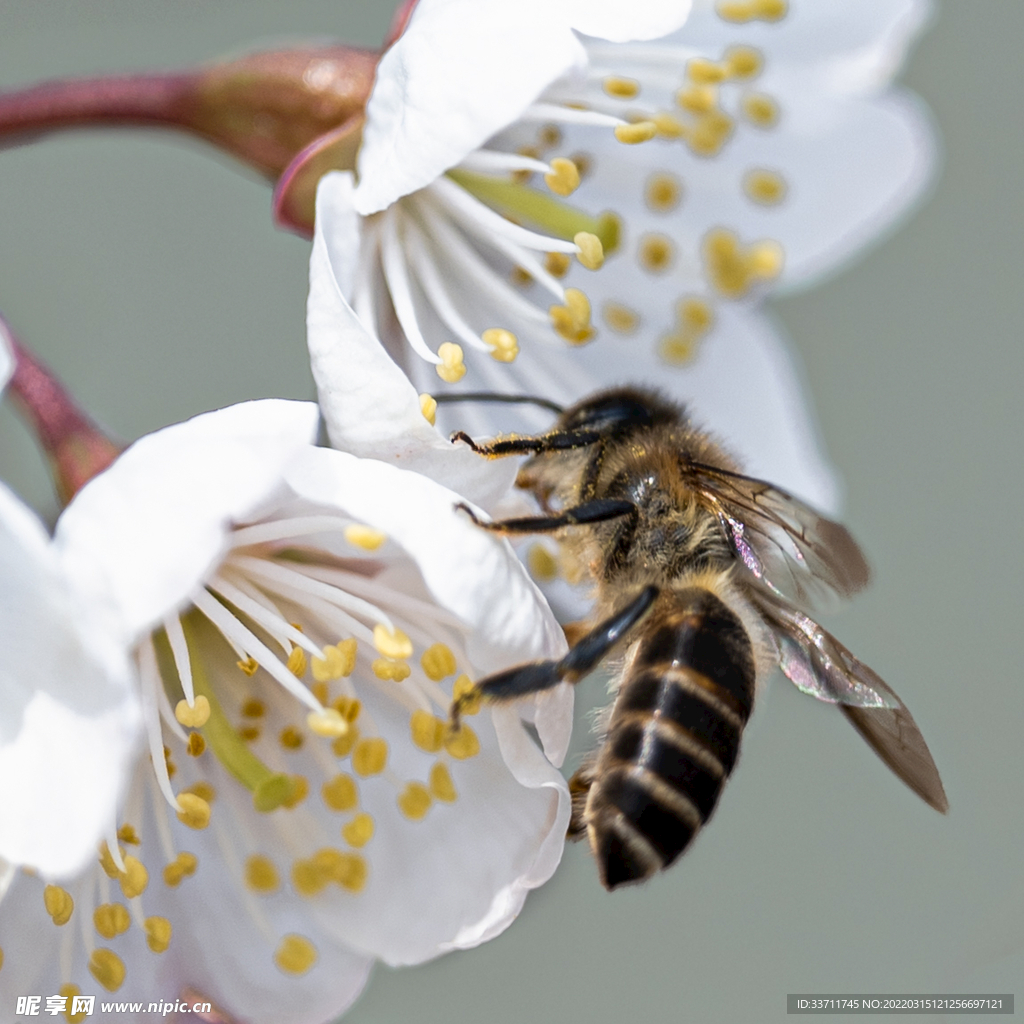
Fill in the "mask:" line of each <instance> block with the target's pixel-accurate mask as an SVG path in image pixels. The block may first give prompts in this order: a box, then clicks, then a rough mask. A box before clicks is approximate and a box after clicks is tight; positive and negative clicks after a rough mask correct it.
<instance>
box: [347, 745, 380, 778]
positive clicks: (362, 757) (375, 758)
mask: <svg viewBox="0 0 1024 1024" xmlns="http://www.w3.org/2000/svg"><path fill="white" fill-rule="evenodd" d="M387 763H388V743H387V740H383V739H381V738H380V737H377V736H374V737H372V738H370V739H366V740H360V741H359V742H358V743H357V744H356V746H355V750H353V751H352V770H353V771H354V772H355V773H356V775H364V776H365V775H379V774H380V773H381V772H382V771H384V768H385V766H386V765H387Z"/></svg>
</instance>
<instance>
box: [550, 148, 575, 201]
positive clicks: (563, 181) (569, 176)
mask: <svg viewBox="0 0 1024 1024" xmlns="http://www.w3.org/2000/svg"><path fill="white" fill-rule="evenodd" d="M549 166H550V167H551V171H550V172H549V173H548V174H545V175H544V182H545V184H546V185H547V186H548V188H549V189H551V191H552V192H554V193H555V195H559V196H571V195H572V194H573V192H575V191H576V189H578V188H579V187H580V172H579V170H578V169H577V167H576V165H575V164H574V163H573V162H572V161H571V160H567V159H566V158H565V157H564V156H556V157H555V159H554V160H552V161H551V163H550V165H549Z"/></svg>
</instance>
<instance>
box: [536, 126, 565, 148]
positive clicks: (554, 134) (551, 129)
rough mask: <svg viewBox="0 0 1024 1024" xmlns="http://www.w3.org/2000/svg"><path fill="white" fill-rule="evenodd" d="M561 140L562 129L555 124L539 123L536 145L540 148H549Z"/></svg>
mask: <svg viewBox="0 0 1024 1024" xmlns="http://www.w3.org/2000/svg"><path fill="white" fill-rule="evenodd" d="M561 141H562V129H561V128H559V127H558V125H557V124H544V125H541V127H540V131H538V132H537V145H538V146H540V147H541V148H542V149H551V148H552V146H557V145H559V143H561Z"/></svg>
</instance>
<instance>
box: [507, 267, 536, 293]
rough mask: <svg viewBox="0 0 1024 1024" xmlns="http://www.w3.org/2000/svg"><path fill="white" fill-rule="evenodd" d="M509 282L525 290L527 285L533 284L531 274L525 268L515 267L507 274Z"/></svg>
mask: <svg viewBox="0 0 1024 1024" xmlns="http://www.w3.org/2000/svg"><path fill="white" fill-rule="evenodd" d="M509 280H510V281H511V282H512V283H513V284H515V285H519V287H520V288H526V287H527V286H528V285H531V284H533V274H531V273H530V272H529V271H528V270H527V269H526V268H525V267H519V266H515V267H513V268H512V270H511V271H510V272H509Z"/></svg>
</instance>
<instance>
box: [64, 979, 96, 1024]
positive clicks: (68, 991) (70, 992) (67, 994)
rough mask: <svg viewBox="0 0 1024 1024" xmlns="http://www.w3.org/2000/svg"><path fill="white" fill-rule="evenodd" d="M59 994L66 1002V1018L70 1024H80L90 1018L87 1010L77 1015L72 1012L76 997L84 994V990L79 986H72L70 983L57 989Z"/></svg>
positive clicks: (80, 1011)
mask: <svg viewBox="0 0 1024 1024" xmlns="http://www.w3.org/2000/svg"><path fill="white" fill-rule="evenodd" d="M57 992H58V994H59V995H62V996H63V997H64V999H65V1000H66V1002H65V1004H64V1005H65V1006H66V1007H67V1009H66V1010H65V1011H64V1017H65V1018H66V1019H67V1020H68V1021H69V1022H70V1024H79V1022H80V1021H83V1020H85V1018H86V1017H88V1016H89V1013H88V1011H86V1010H79V1011H78V1012H77V1013H72V1012H71V1007H72V1006H73V1005H74V1001H75V996H80V995H81V994H82V990H81V989H80V988H79V987H78V986H77V985H72V984H71V983H70V982H69V983H68V984H66V985H61V987H60V988H59V989H57Z"/></svg>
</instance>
